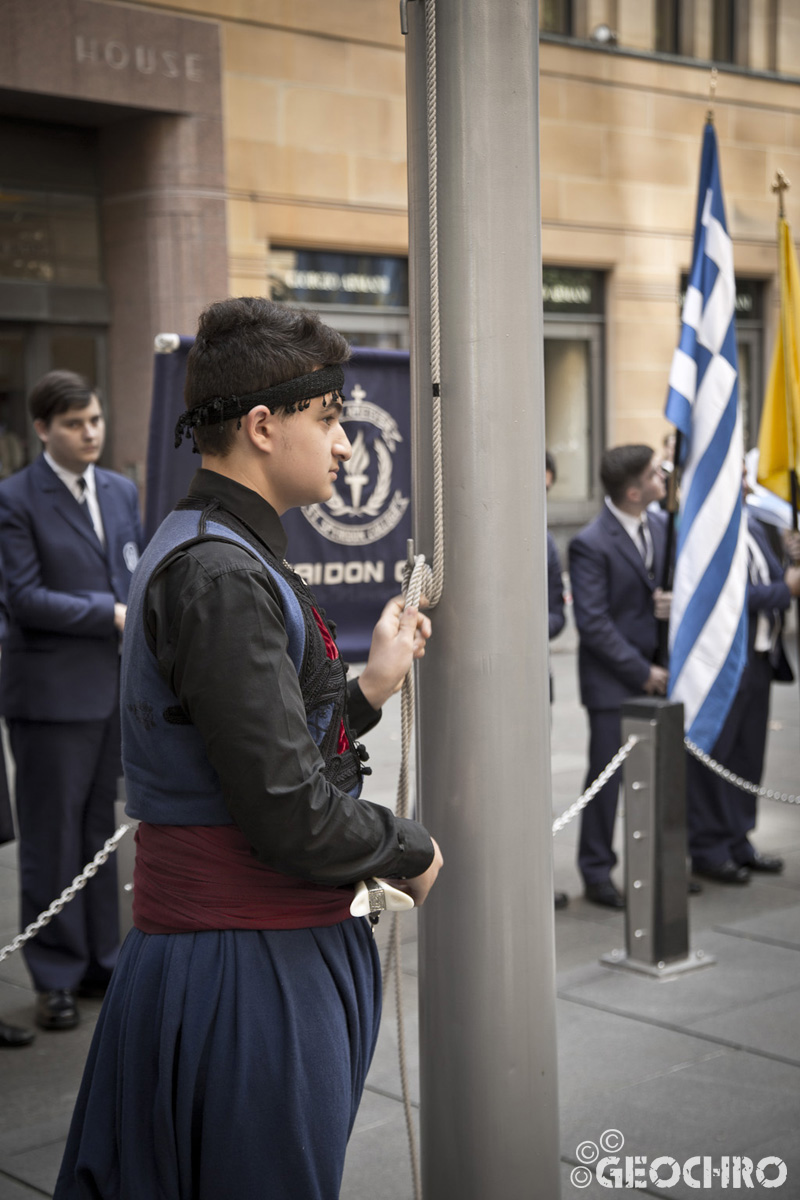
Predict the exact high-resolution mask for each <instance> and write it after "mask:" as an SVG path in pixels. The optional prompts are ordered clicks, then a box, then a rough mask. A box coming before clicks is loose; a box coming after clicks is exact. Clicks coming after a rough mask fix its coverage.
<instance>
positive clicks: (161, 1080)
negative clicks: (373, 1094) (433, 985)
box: [55, 919, 381, 1200]
mask: <svg viewBox="0 0 800 1200" xmlns="http://www.w3.org/2000/svg"><path fill="white" fill-rule="evenodd" d="M380 989H381V982H380V963H379V960H378V955H377V951H376V949H375V945H374V940H373V937H372V934H371V931H370V928H369V925H368V923H367V921H366V920H364V919H358V920H354V919H350V920H347V921H344V922H343V923H341V924H339V925H333V926H331V927H329V928H316V929H296V930H269V931H251V930H233V931H224V932H214V933H179V934H145V933H141V932H139V930H136V929H134V930H132V932H131V933H130V934H129V935H128V937H127V939H126V941H125V944H124V946H123V948H122V951H121V953H120V958H119V962H118V964H117V967H116V969H115V971H114V976H113V979H112V982H111V987H110V989H109V991H108V994H107V996H106V999H105V1002H104V1005H103V1009H102V1012H101V1013H100V1018H99V1020H98V1024H97V1029H96V1031H95V1035H94V1039H93V1042H92V1046H91V1050H90V1052H89V1058H88V1060H87V1064H86V1070H85V1073H84V1077H83V1082H82V1084H81V1089H80V1092H79V1095H78V1100H77V1103H76V1106H75V1113H74V1116H73V1119H72V1126H71V1128H70V1133H69V1138H68V1141H67V1147H66V1151H65V1154H64V1161H63V1163H62V1167H61V1172H60V1175H59V1179H58V1183H57V1185H56V1190H55V1200H77V1198H79V1197H80V1200H89V1198H91V1200H336V1197H338V1195H339V1187H340V1183H341V1176H342V1170H343V1167H344V1155H345V1149H346V1146H347V1139H348V1137H349V1135H350V1131H351V1129H352V1126H353V1121H354V1119H355V1115H356V1111H357V1108H358V1104H359V1101H360V1099H361V1093H362V1090H363V1087H364V1081H365V1078H366V1074H367V1070H368V1068H369V1064H370V1060H371V1058H372V1054H373V1051H374V1048H375V1040H376V1037H377V1032H378V1023H379V1020H380V1006H381V995H380Z"/></svg>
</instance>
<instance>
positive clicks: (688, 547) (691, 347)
mask: <svg viewBox="0 0 800 1200" xmlns="http://www.w3.org/2000/svg"><path fill="white" fill-rule="evenodd" d="M735 300H736V286H735V282H734V275H733V247H732V244H731V239H730V237H729V236H728V230H727V225H726V222H725V206H724V204H723V200H722V185H721V182H720V174H719V158H718V153H717V138H716V134H715V132H714V126H713V124H712V122H711V121H710V120H709V121H708V122H707V124H706V128H705V133H704V135H703V153H702V158H701V162H700V186H699V190H698V196H697V215H696V219H695V228H694V248H693V251H692V270H691V276H690V278H689V286H688V288H687V290H686V299H685V301H684V305H683V315H682V326H681V337H680V342H679V345H678V348H677V350H676V351H675V356H674V358H673V360H672V369H671V371H670V376H669V394H668V396H667V407H666V416H667V420H668V421H671V422H672V424H673V425H676V426H677V427H678V429H679V430H680V431H681V433H682V434H683V435H684V438H685V439H686V443H685V445H686V458H685V460H684V467H683V477H682V480H681V503H680V512H679V515H678V538H677V557H676V561H675V580H674V584H673V589H672V610H671V616H670V639H669V643H670V664H669V670H670V683H669V696H670V698H671V699H672V700H679V701H681V702H682V703H683V705H684V713H685V718H684V728H685V731H686V735H687V737H689V738H690V739H691V740H692V741H693V742H696V743H697V745H698V746H700V748H701V749H702V750H705V751H710V750H711V748H712V746H713V745H714V742H715V741H716V739H717V735H718V734H719V732H720V730H721V729H722V726H723V724H724V722H725V718H726V717H727V715H728V711H729V709H730V706H731V704H732V703H733V698H734V696H735V694H736V689H737V687H738V684H739V679H740V677H741V674H742V670H743V668H744V663H745V659H746V656H747V607H746V591H747V548H746V540H745V535H746V523H745V521H744V519H743V517H742V456H743V447H742V426H741V419H740V416H739V386H738V379H737V371H738V366H737V356H736V329H735V326H734V309H735Z"/></svg>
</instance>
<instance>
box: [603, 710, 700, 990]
mask: <svg viewBox="0 0 800 1200" xmlns="http://www.w3.org/2000/svg"><path fill="white" fill-rule="evenodd" d="M631 735H634V736H635V737H636V738H638V741H637V743H636V745H635V746H634V747H633V749H632V750H631V753H630V754H629V756H628V758H627V760H626V762H625V766H624V776H623V778H624V786H625V892H626V913H625V922H626V925H625V932H626V939H625V940H626V948H625V950H624V951H623V950H614V951H612V952H611V954H608V955H604V956H603V960H602V961H603V962H604V963H606V964H607V965H609V966H614V967H627V968H628V969H629V970H633V971H640V972H642V973H644V974H646V975H652V976H654V977H656V978H663V977H668V976H670V975H674V974H676V973H678V972H683V971H688V970H691V969H693V968H695V967H704V966H708V965H710V964H711V963H713V962H714V959H713V958H712V957H711V955H708V954H704V953H703V951H702V950H696V951H691V950H690V949H689V904H688V894H687V872H686V752H685V750H684V748H683V705H682V704H676V703H674V702H673V701H671V700H660V699H655V698H653V699H650V698H647V699H642V700H630V701H628V702H627V703H626V704H623V706H622V738H623V742H625V741H627V739H628V738H629V737H631Z"/></svg>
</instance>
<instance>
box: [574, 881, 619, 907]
mask: <svg viewBox="0 0 800 1200" xmlns="http://www.w3.org/2000/svg"><path fill="white" fill-rule="evenodd" d="M584 895H585V896H586V899H587V900H588V901H589V902H590V903H591V904H600V905H601V906H602V907H603V908H624V907H625V897H624V896H623V895H621V894H620V892H619V891H618V890H617V888H616V887H615V886H614V884H613V883H612V882H611V880H610V879H604V880H602V882H601V883H587V884H586V887H585V890H584Z"/></svg>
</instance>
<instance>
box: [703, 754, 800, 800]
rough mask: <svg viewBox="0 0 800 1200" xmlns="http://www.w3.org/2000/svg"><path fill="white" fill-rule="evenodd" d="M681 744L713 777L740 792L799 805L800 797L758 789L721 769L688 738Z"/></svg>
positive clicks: (718, 764)
mask: <svg viewBox="0 0 800 1200" xmlns="http://www.w3.org/2000/svg"><path fill="white" fill-rule="evenodd" d="M683 744H684V746H685V747H686V749H687V750H688V751H689V753H690V754H691V755H693V756H694V757H695V758H696V759H697V760H698V761H699V762H701V763H702V764H703V766H705V767H708V769H709V771H713V772H714V774H715V775H719V777H720V779H724V780H726V781H727V782H728V783H732V784H733V786H734V787H737V788H740V789H741V791H743V792H750V794H751V795H753V796H763V797H764V798H765V799H767V800H780V801H782V802H783V803H784V804H800V796H791V795H790V794H789V793H788V792H776V791H775V790H774V789H773V788H765V787H760V786H759V785H758V784H757V783H751V782H750V780H749V779H742V777H741V775H734V773H733V771H731V770H729V769H728V767H723V766H722V765H721V763H718V762H715V761H714V759H713V758H712V757H711V755H710V754H706V752H705V750H701V749H700V747H699V746H696V745H695V744H694V742H691V741H689V739H688V738H684V739H683Z"/></svg>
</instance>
